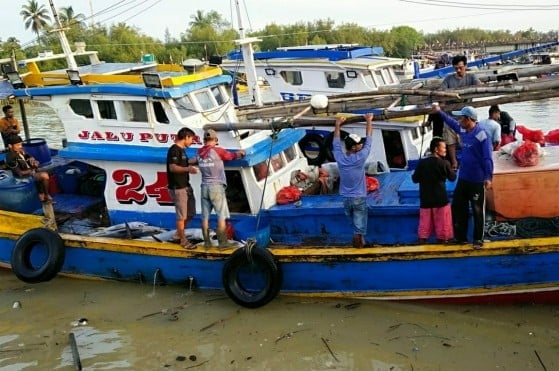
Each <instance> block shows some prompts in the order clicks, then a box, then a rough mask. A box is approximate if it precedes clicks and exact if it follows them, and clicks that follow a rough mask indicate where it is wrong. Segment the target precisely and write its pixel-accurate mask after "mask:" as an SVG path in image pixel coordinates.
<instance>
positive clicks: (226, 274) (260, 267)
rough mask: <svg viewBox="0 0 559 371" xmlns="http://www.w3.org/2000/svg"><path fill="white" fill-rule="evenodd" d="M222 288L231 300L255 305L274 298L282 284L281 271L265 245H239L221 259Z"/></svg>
mask: <svg viewBox="0 0 559 371" xmlns="http://www.w3.org/2000/svg"><path fill="white" fill-rule="evenodd" d="M221 278H222V281H223V288H224V289H225V292H226V293H227V296H229V297H230V298H231V299H232V300H233V301H234V302H235V303H237V304H239V305H241V306H243V307H246V308H258V307H261V306H263V305H266V304H268V303H269V302H270V301H271V300H272V299H274V298H275V297H276V296H277V294H278V292H279V290H280V288H281V284H282V273H281V270H280V267H279V266H278V265H277V264H276V262H275V260H274V256H273V255H272V253H271V252H270V251H269V250H268V249H264V248H260V247H252V248H249V247H247V246H244V247H241V248H239V249H237V250H235V252H234V253H233V254H231V256H230V257H229V259H227V261H226V262H225V265H224V266H223V272H222V277H221Z"/></svg>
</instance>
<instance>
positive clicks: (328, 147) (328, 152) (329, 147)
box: [323, 130, 349, 162]
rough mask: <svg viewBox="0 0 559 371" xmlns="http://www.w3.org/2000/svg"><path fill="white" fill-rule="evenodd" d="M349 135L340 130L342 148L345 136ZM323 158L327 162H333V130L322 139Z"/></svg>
mask: <svg viewBox="0 0 559 371" xmlns="http://www.w3.org/2000/svg"><path fill="white" fill-rule="evenodd" d="M348 135H349V133H348V132H347V131H345V130H340V140H341V141H342V150H343V149H345V143H344V140H345V138H346V137H347V136H348ZM323 148H324V158H325V159H326V161H328V162H334V161H336V159H335V158H334V132H331V133H330V134H328V135H327V136H326V139H325V140H324V147H323Z"/></svg>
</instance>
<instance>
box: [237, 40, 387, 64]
mask: <svg viewBox="0 0 559 371" xmlns="http://www.w3.org/2000/svg"><path fill="white" fill-rule="evenodd" d="M383 53H384V50H383V48H382V47H372V48H371V47H366V46H356V45H353V44H343V45H304V46H295V47H284V48H278V49H277V50H274V51H262V52H255V53H254V59H255V60H261V59H279V58H282V59H316V58H318V59H327V60H329V61H340V60H343V59H354V58H359V57H363V56H371V57H378V56H381V55H382V54H383ZM227 57H228V59H231V60H242V59H243V55H242V53H241V52H240V51H237V50H236V51H232V52H230V53H228V54H227Z"/></svg>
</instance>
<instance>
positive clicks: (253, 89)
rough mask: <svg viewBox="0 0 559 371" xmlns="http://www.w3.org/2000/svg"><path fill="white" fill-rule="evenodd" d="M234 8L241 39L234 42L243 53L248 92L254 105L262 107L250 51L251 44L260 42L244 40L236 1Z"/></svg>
mask: <svg viewBox="0 0 559 371" xmlns="http://www.w3.org/2000/svg"><path fill="white" fill-rule="evenodd" d="M235 6H236V8H237V20H238V22H239V36H240V37H241V38H240V39H239V40H235V42H236V43H237V44H238V45H240V46H241V51H242V53H243V61H244V64H245V74H246V80H247V86H248V91H249V94H250V95H251V97H252V101H253V102H254V105H256V106H257V107H262V106H263V103H262V94H261V92H260V87H259V86H258V76H257V75H256V66H255V64H254V50H253V49H252V43H253V42H258V41H261V40H260V39H258V38H256V37H248V38H245V30H244V28H243V21H242V17H241V8H240V6H239V1H238V0H235Z"/></svg>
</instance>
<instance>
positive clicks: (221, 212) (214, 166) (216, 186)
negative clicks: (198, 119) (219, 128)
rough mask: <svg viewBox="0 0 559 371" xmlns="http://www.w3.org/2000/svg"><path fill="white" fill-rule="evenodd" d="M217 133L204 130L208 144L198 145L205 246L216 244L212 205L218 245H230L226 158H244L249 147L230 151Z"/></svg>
mask: <svg viewBox="0 0 559 371" xmlns="http://www.w3.org/2000/svg"><path fill="white" fill-rule="evenodd" d="M217 144H218V137H217V133H216V132H215V130H213V129H209V130H206V131H205V132H204V145H203V146H202V147H201V148H199V149H198V151H197V154H196V160H197V162H198V167H199V168H200V173H201V175H202V186H201V193H200V194H201V203H202V221H201V224H202V236H203V237H204V246H205V247H210V246H212V243H211V240H210V226H209V224H210V223H209V220H210V213H211V212H212V209H213V210H215V213H216V214H217V228H216V231H215V232H216V235H217V240H218V243H219V245H218V247H221V248H223V247H230V246H231V245H230V244H229V242H228V241H227V225H226V222H227V219H228V218H229V216H230V215H229V206H228V205H227V198H226V195H225V188H227V179H226V177H225V166H224V164H223V161H231V160H235V159H240V158H243V157H244V156H245V151H243V150H239V151H236V152H229V151H226V150H225V149H223V148H221V147H218V145H217Z"/></svg>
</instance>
